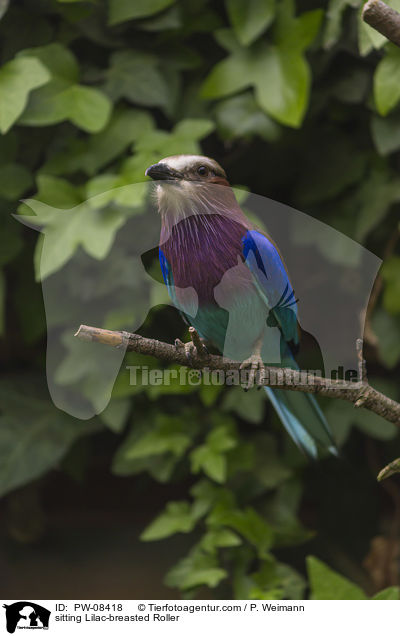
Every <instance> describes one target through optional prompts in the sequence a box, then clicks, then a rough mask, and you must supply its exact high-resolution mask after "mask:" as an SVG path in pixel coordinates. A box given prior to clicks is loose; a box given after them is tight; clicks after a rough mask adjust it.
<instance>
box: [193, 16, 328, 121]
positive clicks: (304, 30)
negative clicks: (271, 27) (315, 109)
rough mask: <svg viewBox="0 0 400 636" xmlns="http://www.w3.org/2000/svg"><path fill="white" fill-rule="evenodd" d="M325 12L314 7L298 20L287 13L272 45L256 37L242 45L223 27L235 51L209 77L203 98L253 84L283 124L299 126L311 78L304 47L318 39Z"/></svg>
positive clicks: (267, 108) (268, 109) (260, 101)
mask: <svg viewBox="0 0 400 636" xmlns="http://www.w3.org/2000/svg"><path fill="white" fill-rule="evenodd" d="M321 17H322V14H321V12H320V11H310V12H308V13H304V14H303V15H301V16H300V17H299V18H296V19H295V18H293V17H290V16H289V17H288V16H287V15H286V14H285V13H283V12H282V14H281V17H280V20H279V21H278V26H277V29H276V32H275V45H272V46H271V45H269V44H265V43H264V42H257V43H256V44H255V45H253V46H252V47H250V48H248V49H245V48H241V47H240V46H239V45H238V44H237V43H236V42H235V41H234V40H233V39H232V37H231V34H229V32H228V33H226V32H224V33H223V34H222V39H223V42H224V45H225V46H227V48H228V49H229V50H230V51H231V55H230V56H229V57H227V58H225V59H224V60H222V62H219V63H218V64H217V65H216V66H215V67H214V68H213V70H212V71H211V73H210V75H209V76H208V77H207V78H206V80H205V82H204V84H203V87H202V90H201V95H202V97H205V98H211V99H213V98H218V97H225V96H227V95H232V94H233V93H237V92H239V91H241V90H243V89H244V88H247V87H248V86H253V87H254V90H255V98H256V102H257V103H258V104H259V106H260V107H261V108H262V109H263V110H265V112H267V113H268V114H269V115H271V116H272V117H274V119H276V120H277V121H279V122H280V123H282V124H286V125H287V126H292V127H295V128H296V127H298V126H300V124H301V122H302V120H303V118H304V114H305V110H306V107H307V102H308V97H309V90H310V81H311V76H310V70H309V66H308V64H307V62H306V60H305V58H304V55H303V51H304V50H305V49H306V48H307V47H308V46H309V44H310V43H311V42H312V40H313V39H314V38H315V36H316V34H317V31H318V28H319V25H320V21H321ZM288 32H290V37H287V33H288ZM271 86H273V90H271Z"/></svg>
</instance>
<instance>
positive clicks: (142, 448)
mask: <svg viewBox="0 0 400 636" xmlns="http://www.w3.org/2000/svg"><path fill="white" fill-rule="evenodd" d="M190 443H191V436H190V434H189V427H188V426H186V425H185V423H184V422H183V421H182V419H181V418H178V417H173V416H167V415H159V416H158V417H157V418H156V425H155V427H154V429H153V430H150V431H147V432H145V433H144V435H141V436H140V437H138V436H137V434H136V433H135V431H134V432H133V436H132V437H131V438H128V439H127V440H125V442H124V444H123V446H122V447H121V449H120V450H119V453H120V454H121V455H122V458H123V459H124V460H125V461H130V462H132V461H133V460H135V459H138V458H142V457H149V456H152V455H161V454H163V453H168V452H169V453H172V454H173V455H175V456H176V457H181V456H182V455H183V454H184V452H185V451H186V449H187V448H188V446H189V445H190Z"/></svg>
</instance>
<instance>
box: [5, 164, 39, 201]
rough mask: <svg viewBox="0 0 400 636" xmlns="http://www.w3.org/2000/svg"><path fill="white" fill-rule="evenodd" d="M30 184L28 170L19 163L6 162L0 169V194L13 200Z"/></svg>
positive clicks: (30, 178) (30, 179) (30, 177)
mask: <svg viewBox="0 0 400 636" xmlns="http://www.w3.org/2000/svg"><path fill="white" fill-rule="evenodd" d="M31 185H32V176H31V174H30V172H29V171H28V170H27V169H26V168H25V166H22V165H21V164H19V163H7V164H5V165H2V166H1V170H0V196H1V197H4V199H8V200H9V201H15V200H16V199H19V197H20V196H21V195H22V194H23V193H24V192H25V191H26V190H27V189H28V188H29V187H30V186H31Z"/></svg>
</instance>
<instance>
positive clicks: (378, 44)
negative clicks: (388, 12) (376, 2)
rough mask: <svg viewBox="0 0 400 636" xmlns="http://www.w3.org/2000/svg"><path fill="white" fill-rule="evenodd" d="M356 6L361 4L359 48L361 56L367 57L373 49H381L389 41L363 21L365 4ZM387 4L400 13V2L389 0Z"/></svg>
mask: <svg viewBox="0 0 400 636" xmlns="http://www.w3.org/2000/svg"><path fill="white" fill-rule="evenodd" d="M356 4H359V5H360V4H361V6H360V10H359V12H358V48H359V50H360V54H361V55H363V56H365V55H368V54H369V53H370V52H371V51H372V50H373V49H381V48H382V46H383V45H384V44H387V42H388V40H387V38H386V37H385V36H384V35H382V33H379V31H377V30H376V29H374V28H373V27H372V26H370V25H369V24H367V23H366V22H365V20H363V17H362V10H363V3H361V2H358V3H356ZM386 4H387V5H389V6H390V7H392V8H393V9H395V10H396V11H400V0H387V1H386Z"/></svg>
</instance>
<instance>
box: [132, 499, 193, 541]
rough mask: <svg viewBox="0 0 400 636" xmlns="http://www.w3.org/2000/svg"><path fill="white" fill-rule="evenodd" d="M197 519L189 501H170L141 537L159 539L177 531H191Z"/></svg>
mask: <svg viewBox="0 0 400 636" xmlns="http://www.w3.org/2000/svg"><path fill="white" fill-rule="evenodd" d="M196 521H197V519H196V517H195V516H194V515H193V514H192V509H191V507H190V504H189V503H188V502H187V501H170V502H169V503H168V504H167V506H166V508H165V511H164V512H162V513H161V514H160V515H159V516H158V517H157V518H156V519H154V521H152V523H151V524H150V525H149V526H147V528H146V529H145V530H144V531H143V532H142V534H141V535H140V538H141V540H142V541H158V540H159V539H165V538H166V537H169V536H171V535H172V534H176V533H177V532H184V533H187V532H191V531H192V530H193V528H194V526H195V525H196Z"/></svg>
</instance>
